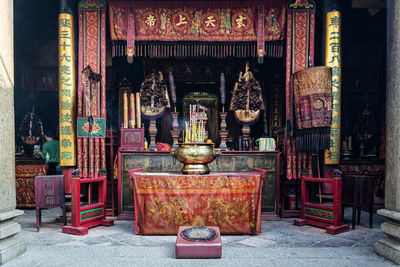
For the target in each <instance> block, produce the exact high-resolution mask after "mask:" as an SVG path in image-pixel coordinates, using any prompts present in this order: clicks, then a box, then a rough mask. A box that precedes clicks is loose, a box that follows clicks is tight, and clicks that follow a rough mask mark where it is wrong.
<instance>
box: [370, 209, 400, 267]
mask: <svg viewBox="0 0 400 267" xmlns="http://www.w3.org/2000/svg"><path fill="white" fill-rule="evenodd" d="M377 213H378V214H379V215H382V216H384V217H386V218H387V219H388V221H386V222H384V223H383V224H382V226H381V229H382V232H384V233H385V234H386V235H387V238H386V239H381V240H379V241H378V242H376V243H375V252H376V253H377V254H378V255H380V256H382V257H385V258H386V259H388V260H391V261H393V262H395V263H397V264H400V212H398V211H393V210H388V209H381V210H378V212H377Z"/></svg>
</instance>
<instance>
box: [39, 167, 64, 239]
mask: <svg viewBox="0 0 400 267" xmlns="http://www.w3.org/2000/svg"><path fill="white" fill-rule="evenodd" d="M35 196H36V229H37V231H38V232H39V226H40V225H41V223H42V211H41V210H42V209H48V208H54V207H61V208H62V210H63V217H64V225H66V224H67V218H66V211H65V196H64V175H48V176H36V177H35Z"/></svg>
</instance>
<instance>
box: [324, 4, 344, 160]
mask: <svg viewBox="0 0 400 267" xmlns="http://www.w3.org/2000/svg"><path fill="white" fill-rule="evenodd" d="M341 63H342V56H341V13H340V12H339V11H331V12H328V13H327V14H326V42H325V65H326V66H328V67H331V68H332V124H331V132H330V140H329V149H327V150H325V157H324V163H325V164H339V162H340V117H341V110H340V105H341V104H340V95H341V83H342V79H341V72H342V64H341Z"/></svg>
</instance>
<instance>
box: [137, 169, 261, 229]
mask: <svg viewBox="0 0 400 267" xmlns="http://www.w3.org/2000/svg"><path fill="white" fill-rule="evenodd" d="M265 173H266V171H265V170H262V169H254V170H253V171H252V172H232V173H227V172H221V173H219V172H214V173H210V174H207V175H183V174H180V173H151V172H143V171H142V169H136V170H130V171H129V175H130V177H131V180H132V184H133V194H134V202H135V234H143V235H176V234H177V232H178V228H179V226H207V225H215V226H219V228H220V231H221V234H255V233H260V232H261V193H262V184H263V179H264V176H265Z"/></svg>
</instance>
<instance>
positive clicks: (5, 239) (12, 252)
mask: <svg viewBox="0 0 400 267" xmlns="http://www.w3.org/2000/svg"><path fill="white" fill-rule="evenodd" d="M22 214H24V212H23V211H22V210H10V211H4V212H0V265H1V264H3V263H5V262H7V261H9V260H12V259H14V258H15V257H17V256H19V255H21V254H22V253H24V252H25V251H26V243H25V241H23V240H18V239H14V238H13V237H14V235H15V234H17V233H18V232H19V231H21V226H20V225H19V224H18V223H16V222H14V221H13V219H14V218H15V217H17V216H19V215H22Z"/></svg>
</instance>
